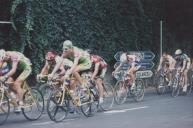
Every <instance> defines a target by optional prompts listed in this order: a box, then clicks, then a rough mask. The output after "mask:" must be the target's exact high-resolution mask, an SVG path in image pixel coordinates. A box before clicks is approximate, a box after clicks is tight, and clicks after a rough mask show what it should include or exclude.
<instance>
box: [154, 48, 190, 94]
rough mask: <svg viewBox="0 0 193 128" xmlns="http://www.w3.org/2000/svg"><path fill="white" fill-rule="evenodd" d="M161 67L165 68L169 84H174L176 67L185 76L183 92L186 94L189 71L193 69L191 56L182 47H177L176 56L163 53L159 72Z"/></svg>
mask: <svg viewBox="0 0 193 128" xmlns="http://www.w3.org/2000/svg"><path fill="white" fill-rule="evenodd" d="M161 69H162V70H164V72H165V73H166V75H167V76H168V77H167V78H168V81H169V84H168V86H171V85H172V81H173V78H174V74H175V69H177V70H179V71H180V73H181V75H182V76H183V77H184V85H183V93H184V94H185V93H186V91H187V86H188V71H189V70H190V69H191V59H190V57H188V55H187V54H185V53H183V52H182V50H181V49H177V50H176V51H175V55H174V56H171V55H169V54H168V53H163V55H162V57H161V58H160V62H159V66H158V68H157V72H159V71H160V70H161Z"/></svg>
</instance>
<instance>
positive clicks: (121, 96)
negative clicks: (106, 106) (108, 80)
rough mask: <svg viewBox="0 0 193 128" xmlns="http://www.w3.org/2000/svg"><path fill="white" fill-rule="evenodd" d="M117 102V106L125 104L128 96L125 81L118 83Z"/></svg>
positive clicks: (116, 86) (116, 88) (116, 90)
mask: <svg viewBox="0 0 193 128" xmlns="http://www.w3.org/2000/svg"><path fill="white" fill-rule="evenodd" d="M114 91H115V102H116V103H117V104H123V103H125V101H126V99H127V94H128V87H127V86H125V83H124V81H117V83H116V85H115V87H114Z"/></svg>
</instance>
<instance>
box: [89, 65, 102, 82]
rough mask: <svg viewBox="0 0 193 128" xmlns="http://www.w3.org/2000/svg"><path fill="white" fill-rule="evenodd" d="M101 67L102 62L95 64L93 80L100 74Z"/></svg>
mask: <svg viewBox="0 0 193 128" xmlns="http://www.w3.org/2000/svg"><path fill="white" fill-rule="evenodd" d="M99 66H100V62H98V63H96V64H95V68H94V72H93V74H92V77H91V79H92V80H94V78H95V77H96V75H97V74H98V72H99Z"/></svg>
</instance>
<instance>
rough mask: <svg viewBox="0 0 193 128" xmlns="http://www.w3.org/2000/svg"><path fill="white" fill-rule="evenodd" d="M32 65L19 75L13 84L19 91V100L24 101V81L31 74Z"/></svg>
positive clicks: (17, 91)
mask: <svg viewBox="0 0 193 128" xmlns="http://www.w3.org/2000/svg"><path fill="white" fill-rule="evenodd" d="M31 71H32V70H31V67H29V68H26V69H24V70H23V72H22V73H21V74H20V75H19V77H18V78H16V80H15V82H14V84H13V88H14V90H15V91H16V93H17V97H18V100H19V101H22V98H23V93H24V92H23V89H22V85H23V83H24V81H25V80H26V79H27V77H28V76H29V75H30V74H31Z"/></svg>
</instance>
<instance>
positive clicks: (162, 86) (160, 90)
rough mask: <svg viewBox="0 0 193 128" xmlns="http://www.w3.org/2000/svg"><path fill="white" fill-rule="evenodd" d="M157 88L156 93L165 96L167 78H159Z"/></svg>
mask: <svg viewBox="0 0 193 128" xmlns="http://www.w3.org/2000/svg"><path fill="white" fill-rule="evenodd" d="M157 82H158V83H157V87H156V91H157V94H159V95H163V94H164V92H165V89H166V81H165V78H164V77H163V76H159V78H158V81H157Z"/></svg>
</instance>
